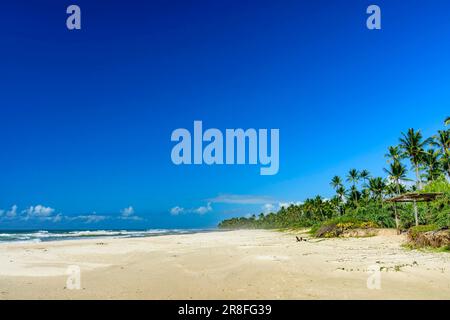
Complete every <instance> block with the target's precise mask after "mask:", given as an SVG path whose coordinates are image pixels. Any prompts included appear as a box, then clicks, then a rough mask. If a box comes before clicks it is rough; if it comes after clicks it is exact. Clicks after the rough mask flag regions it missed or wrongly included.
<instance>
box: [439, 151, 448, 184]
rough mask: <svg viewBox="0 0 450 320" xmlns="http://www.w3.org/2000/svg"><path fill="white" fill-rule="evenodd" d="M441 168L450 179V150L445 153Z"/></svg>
mask: <svg viewBox="0 0 450 320" xmlns="http://www.w3.org/2000/svg"><path fill="white" fill-rule="evenodd" d="M441 167H442V169H443V170H444V171H445V172H446V173H447V176H448V177H449V178H450V150H448V151H447V152H446V153H444V154H443V155H442V157H441Z"/></svg>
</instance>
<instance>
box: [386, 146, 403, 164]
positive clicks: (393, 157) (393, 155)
mask: <svg viewBox="0 0 450 320" xmlns="http://www.w3.org/2000/svg"><path fill="white" fill-rule="evenodd" d="M384 157H385V158H387V162H388V163H390V162H394V161H400V160H401V159H402V158H403V155H402V151H401V150H400V147H399V146H390V147H389V148H388V153H386V154H385V155H384Z"/></svg>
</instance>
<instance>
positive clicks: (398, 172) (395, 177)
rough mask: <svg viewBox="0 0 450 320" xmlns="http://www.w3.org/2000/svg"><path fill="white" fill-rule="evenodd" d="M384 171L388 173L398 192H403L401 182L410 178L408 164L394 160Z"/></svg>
mask: <svg viewBox="0 0 450 320" xmlns="http://www.w3.org/2000/svg"><path fill="white" fill-rule="evenodd" d="M384 171H385V172H386V173H387V174H388V177H389V179H390V180H391V181H392V182H393V183H394V185H395V189H396V193H397V195H399V194H400V193H401V182H402V181H408V180H409V179H408V178H407V177H406V172H407V170H406V166H405V165H403V164H402V163H401V162H400V161H394V162H393V163H391V164H390V166H389V169H386V168H384Z"/></svg>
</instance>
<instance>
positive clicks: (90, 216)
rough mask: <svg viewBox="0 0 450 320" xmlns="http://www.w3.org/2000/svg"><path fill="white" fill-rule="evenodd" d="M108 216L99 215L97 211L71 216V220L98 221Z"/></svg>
mask: <svg viewBox="0 0 450 320" xmlns="http://www.w3.org/2000/svg"><path fill="white" fill-rule="evenodd" d="M107 218H108V217H106V216H99V215H97V214H96V213H95V212H94V213H93V214H88V215H81V216H76V217H72V218H70V220H81V221H83V222H85V223H96V222H100V221H103V220H105V219H107Z"/></svg>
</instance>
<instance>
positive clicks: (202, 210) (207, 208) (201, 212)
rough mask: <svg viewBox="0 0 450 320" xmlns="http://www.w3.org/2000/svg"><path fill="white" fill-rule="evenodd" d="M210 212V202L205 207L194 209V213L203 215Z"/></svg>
mask: <svg viewBox="0 0 450 320" xmlns="http://www.w3.org/2000/svg"><path fill="white" fill-rule="evenodd" d="M210 211H212V207H211V202H208V204H207V205H206V206H202V207H198V208H197V209H194V212H195V213H198V214H205V213H207V212H210Z"/></svg>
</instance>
